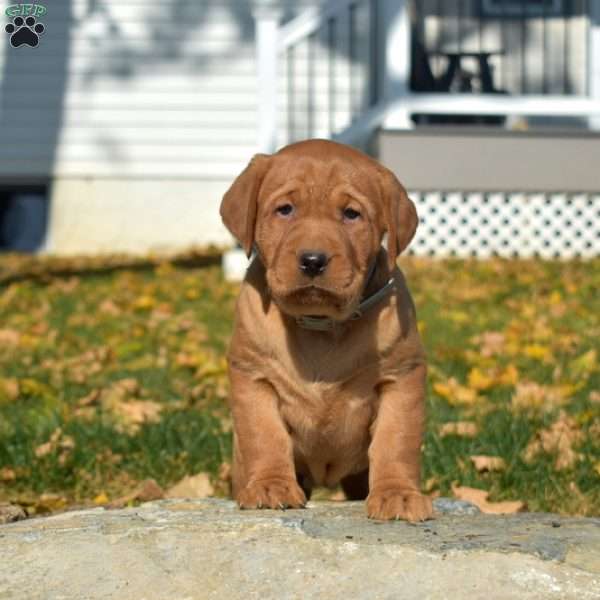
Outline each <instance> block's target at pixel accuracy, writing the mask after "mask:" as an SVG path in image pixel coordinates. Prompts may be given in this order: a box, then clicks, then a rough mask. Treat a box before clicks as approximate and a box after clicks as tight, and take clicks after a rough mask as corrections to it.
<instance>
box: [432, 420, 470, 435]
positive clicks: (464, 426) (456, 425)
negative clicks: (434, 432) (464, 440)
mask: <svg viewBox="0 0 600 600" xmlns="http://www.w3.org/2000/svg"><path fill="white" fill-rule="evenodd" d="M438 431H439V434H440V437H446V436H447V435H458V436H460V437H470V438H473V437H475V436H476V435H477V434H478V433H479V428H478V427H477V423H473V422H472V421H454V422H452V423H442V425H440V427H439V429H438Z"/></svg>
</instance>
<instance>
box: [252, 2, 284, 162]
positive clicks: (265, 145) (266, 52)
mask: <svg viewBox="0 0 600 600" xmlns="http://www.w3.org/2000/svg"><path fill="white" fill-rule="evenodd" d="M253 15H254V20H255V23H256V74H257V85H258V93H257V102H258V106H257V140H256V142H257V146H258V151H259V152H267V153H272V152H274V151H275V149H276V147H277V35H278V28H279V20H280V18H281V11H280V10H279V9H278V8H277V7H275V6H273V5H272V4H267V3H264V4H263V3H262V2H256V4H255V7H254V10H253Z"/></svg>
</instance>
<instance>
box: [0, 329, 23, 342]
mask: <svg viewBox="0 0 600 600" xmlns="http://www.w3.org/2000/svg"><path fill="white" fill-rule="evenodd" d="M20 341H21V334H20V333H19V332H18V331H17V330H16V329H0V345H2V344H6V345H7V346H18V345H19V342H20Z"/></svg>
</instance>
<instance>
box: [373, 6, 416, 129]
mask: <svg viewBox="0 0 600 600" xmlns="http://www.w3.org/2000/svg"><path fill="white" fill-rule="evenodd" d="M381 2H382V6H381V19H382V31H383V34H384V39H385V42H384V57H383V58H384V60H383V99H384V102H387V103H391V102H394V101H395V100H400V99H401V98H403V97H406V96H407V95H408V94H409V91H410V90H409V86H410V54H411V43H410V36H411V18H410V6H409V4H410V0H381ZM385 125H387V126H391V127H395V128H398V129H411V128H412V127H413V124H412V121H411V120H410V114H409V112H408V109H404V108H399V109H397V110H394V111H393V112H392V113H391V114H390V115H389V117H388V118H387V119H386V122H385Z"/></svg>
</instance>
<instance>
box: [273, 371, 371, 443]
mask: <svg viewBox="0 0 600 600" xmlns="http://www.w3.org/2000/svg"><path fill="white" fill-rule="evenodd" d="M290 371H291V372H290ZM271 377H272V381H271V383H272V385H273V387H274V388H275V389H276V390H277V393H278V396H279V402H280V404H279V406H280V411H281V415H282V417H283V419H284V421H285V423H286V425H287V426H288V428H289V429H290V432H291V433H292V436H293V437H294V439H295V441H296V442H297V443H299V444H300V445H301V446H311V445H313V444H318V445H319V446H321V447H322V445H323V442H324V441H326V443H327V445H331V446H335V447H340V446H344V445H346V444H349V445H353V444H356V443H360V441H361V440H363V439H365V438H366V437H368V435H369V427H370V425H371V422H372V420H373V418H374V414H375V410H376V405H377V394H376V393H375V389H374V384H375V380H376V378H375V376H374V373H373V374H372V373H370V371H369V369H365V370H362V371H361V372H360V373H357V374H354V376H352V377H345V378H344V377H340V379H339V380H336V379H335V378H333V377H329V378H328V379H324V380H316V381H314V380H313V381H311V380H308V379H306V378H304V377H302V376H301V375H300V374H299V373H298V372H294V371H293V369H290V370H288V371H287V372H286V370H285V366H283V365H281V364H277V365H275V366H274V368H273V369H272V371H271Z"/></svg>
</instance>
